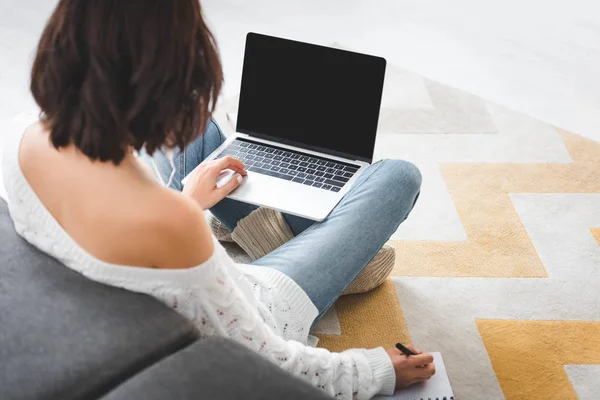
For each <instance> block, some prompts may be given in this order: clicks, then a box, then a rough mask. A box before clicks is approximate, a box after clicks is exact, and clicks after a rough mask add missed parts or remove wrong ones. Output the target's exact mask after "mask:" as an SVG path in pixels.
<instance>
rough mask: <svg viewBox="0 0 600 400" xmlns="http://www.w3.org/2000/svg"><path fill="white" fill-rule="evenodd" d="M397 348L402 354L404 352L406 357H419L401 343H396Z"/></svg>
mask: <svg viewBox="0 0 600 400" xmlns="http://www.w3.org/2000/svg"><path fill="white" fill-rule="evenodd" d="M396 348H397V349H398V350H400V351H401V352H403V353H404V354H405V355H406V356H416V355H417V353H415V352H413V351H411V350H410V349H407V348H406V347H404V346H403V345H402V344H401V343H396Z"/></svg>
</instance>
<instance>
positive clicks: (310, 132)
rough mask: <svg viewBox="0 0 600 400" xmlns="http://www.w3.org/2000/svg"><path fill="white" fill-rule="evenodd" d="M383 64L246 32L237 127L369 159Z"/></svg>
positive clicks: (312, 147) (375, 60)
mask: <svg viewBox="0 0 600 400" xmlns="http://www.w3.org/2000/svg"><path fill="white" fill-rule="evenodd" d="M385 64H386V63H385V60H384V59H383V58H380V57H374V56H369V55H365V54H358V53H353V52H349V51H344V50H338V49H332V48H329V47H322V46H316V45H312V44H307V43H300V42H295V41H291V40H286V39H280V38H274V37H270V36H264V35H259V34H255V33H249V34H248V36H247V38H246V52H245V55H244V69H243V73H242V88H241V93H240V103H239V109H238V120H237V131H238V132H241V133H246V134H250V135H255V136H258V137H263V138H267V139H274V140H276V141H280V142H282V143H287V144H291V145H296V146H299V147H304V148H307V149H311V150H316V151H322V152H324V153H328V154H332V155H338V156H343V157H355V158H356V159H358V160H362V161H368V162H371V161H372V158H373V149H374V147H375V135H376V132H377V121H378V119H379V107H380V105H381V93H382V90H383V80H384V75H385Z"/></svg>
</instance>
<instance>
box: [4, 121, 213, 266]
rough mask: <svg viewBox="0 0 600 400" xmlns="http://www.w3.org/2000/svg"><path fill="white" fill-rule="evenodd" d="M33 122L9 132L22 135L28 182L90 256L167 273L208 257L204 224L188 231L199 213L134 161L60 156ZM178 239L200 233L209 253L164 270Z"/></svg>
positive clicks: (65, 152)
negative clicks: (181, 235)
mask: <svg viewBox="0 0 600 400" xmlns="http://www.w3.org/2000/svg"><path fill="white" fill-rule="evenodd" d="M29 122H33V124H31V125H28V126H27V127H26V128H25V131H24V132H20V131H19V130H20V129H23V125H25V124H23V123H21V124H17V125H18V126H17V127H15V129H16V130H17V131H16V132H14V133H13V132H11V134H15V135H16V136H17V137H16V142H15V144H16V146H17V149H16V150H14V151H17V160H18V163H19V167H20V170H21V172H22V174H23V177H24V179H25V180H26V182H27V184H28V185H29V186H30V187H31V190H32V191H33V192H34V193H35V195H36V197H37V198H38V199H39V201H40V202H41V203H42V204H43V206H44V208H45V209H46V210H47V211H48V212H49V213H50V214H51V216H52V217H53V218H54V219H55V220H56V222H57V223H58V224H59V225H60V226H61V227H62V229H63V230H64V231H65V233H66V234H67V235H68V236H69V237H70V238H72V239H73V241H74V242H75V243H77V245H79V246H80V247H81V248H82V249H83V250H85V251H86V252H87V253H89V254H90V255H92V256H93V257H95V258H97V259H99V260H101V261H104V262H106V263H110V264H117V265H128V266H141V267H163V268H182V267H191V266H194V265H198V264H201V263H202V262H203V261H205V260H206V259H207V258H208V257H209V256H210V254H211V252H212V246H211V244H212V243H211V240H210V234H209V232H208V230H207V229H200V228H202V227H203V226H205V225H202V224H198V229H195V230H192V231H189V230H186V231H185V232H184V231H183V229H186V228H187V226H188V223H186V222H189V221H190V218H192V219H194V218H196V219H197V218H199V217H201V216H200V215H199V213H198V212H197V210H195V208H196V207H195V206H194V205H193V204H189V203H190V201H189V199H186V198H184V197H183V196H181V195H179V194H178V193H176V192H173V191H172V190H169V189H166V188H164V187H163V186H161V185H160V184H159V183H158V182H157V181H156V180H155V179H154V177H153V175H152V171H150V170H149V169H148V168H147V167H146V166H144V165H143V164H142V163H140V162H138V161H137V159H136V158H135V157H134V156H133V154H129V155H127V156H126V157H125V158H124V160H123V161H122V162H121V163H120V164H119V165H118V166H117V165H114V164H113V163H109V162H100V161H91V160H89V158H87V157H86V156H85V155H83V154H81V152H80V151H78V149H77V148H75V147H74V146H68V147H64V148H61V149H60V150H57V149H55V148H54V147H53V146H52V145H51V143H50V141H49V137H48V133H47V132H46V131H45V130H44V128H43V126H42V125H41V124H40V123H39V122H35V120H34V119H32V118H31V117H30V118H28V119H26V123H29ZM19 135H22V137H21V138H20V141H19ZM9 151H10V150H9ZM8 190H9V191H11V188H10V187H9V188H8ZM190 206H191V207H190ZM90 227H93V229H90ZM177 232H181V234H184V233H185V235H186V236H188V237H189V236H190V235H193V234H194V233H195V232H197V233H198V232H199V236H197V237H196V239H197V240H198V243H202V242H204V243H207V245H206V246H205V247H204V250H205V251H201V250H202V249H198V250H200V251H195V252H194V253H195V254H187V253H186V252H185V251H184V250H182V252H183V253H181V252H180V253H179V254H180V255H179V256H177V255H173V256H172V257H171V258H170V259H169V260H168V261H167V262H166V263H161V261H160V260H163V259H164V258H165V257H164V255H161V253H163V254H164V251H165V250H167V249H168V248H169V247H173V246H177V244H176V243H172V242H173V241H172V239H173V238H174V237H178V236H180V235H179V234H178V233H177ZM202 238H204V240H202ZM200 247H202V246H200ZM178 259H179V260H178ZM184 259H185V260H187V261H184V262H183V264H182V263H181V261H182V260H184Z"/></svg>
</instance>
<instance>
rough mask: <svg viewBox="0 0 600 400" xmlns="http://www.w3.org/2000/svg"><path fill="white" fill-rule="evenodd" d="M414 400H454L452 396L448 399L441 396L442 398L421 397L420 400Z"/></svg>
mask: <svg viewBox="0 0 600 400" xmlns="http://www.w3.org/2000/svg"><path fill="white" fill-rule="evenodd" d="M415 400H454V396H450V397H448V396H443V397H435V398H434V397H428V398H425V397H421V398H420V399H415Z"/></svg>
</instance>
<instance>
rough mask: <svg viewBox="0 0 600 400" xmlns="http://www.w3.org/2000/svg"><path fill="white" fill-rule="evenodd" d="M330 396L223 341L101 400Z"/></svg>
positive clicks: (195, 349) (178, 357)
mask: <svg viewBox="0 0 600 400" xmlns="http://www.w3.org/2000/svg"><path fill="white" fill-rule="evenodd" d="M163 399H220V400H234V399H261V400H280V399H286V400H304V399H314V400H325V399H331V397H329V396H327V395H325V393H324V392H322V391H320V390H318V389H315V388H314V387H312V386H310V385H309V384H307V383H305V382H304V381H302V380H300V379H299V378H296V377H294V376H292V375H290V374H288V373H287V372H285V371H283V370H282V369H281V368H279V367H278V366H277V365H275V364H273V363H271V362H269V361H267V360H266V359H264V358H263V357H261V356H260V355H258V354H256V353H253V352H252V351H250V350H248V349H246V348H245V347H243V346H242V345H240V344H238V343H235V342H232V341H230V340H226V339H223V338H211V339H206V340H201V341H199V342H196V343H194V344H193V345H191V346H190V347H188V348H186V349H185V350H182V351H180V352H178V353H176V354H174V355H172V356H170V357H168V358H167V359H165V360H163V361H161V362H160V363H158V364H156V365H153V366H152V367H150V368H149V369H147V370H146V371H144V372H142V373H140V374H139V375H136V376H135V377H133V378H132V379H130V380H129V381H128V382H126V383H124V384H123V385H121V386H119V387H118V388H116V389H115V390H114V391H113V392H111V393H109V394H108V395H107V396H106V397H104V398H103V400H163Z"/></svg>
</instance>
